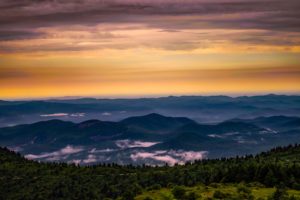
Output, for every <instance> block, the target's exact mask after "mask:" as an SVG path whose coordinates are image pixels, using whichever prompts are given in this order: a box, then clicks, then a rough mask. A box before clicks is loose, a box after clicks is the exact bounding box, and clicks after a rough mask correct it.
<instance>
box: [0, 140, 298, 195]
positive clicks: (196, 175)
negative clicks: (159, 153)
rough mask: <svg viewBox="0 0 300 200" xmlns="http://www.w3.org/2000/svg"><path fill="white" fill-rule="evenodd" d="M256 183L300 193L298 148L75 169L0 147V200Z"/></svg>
mask: <svg viewBox="0 0 300 200" xmlns="http://www.w3.org/2000/svg"><path fill="white" fill-rule="evenodd" d="M240 182H244V183H251V182H258V183H261V184H263V185H265V186H267V187H273V186H277V185H283V186H284V187H288V188H293V189H300V145H297V144H296V145H290V146H287V147H278V148H275V149H272V150H270V151H268V152H264V153H261V154H258V155H255V156H253V155H248V156H244V157H235V158H221V159H213V160H199V161H196V162H194V163H186V164H185V165H176V166H173V167H170V166H167V165H165V166H161V167H150V166H146V165H143V166H132V165H128V166H120V165H117V164H100V165H96V166H77V165H75V164H70V165H69V164H65V163H39V162H36V161H29V160H27V159H25V158H23V157H22V156H20V155H19V154H16V153H14V152H12V151H10V150H8V149H7V148H0V188H1V189H0V199H1V200H2V199H3V200H9V199H124V200H131V199H133V198H134V197H135V196H136V195H137V194H140V193H141V192H142V191H143V190H146V189H157V188H160V187H172V188H173V187H174V186H194V185H197V184H205V185H208V184H211V183H240Z"/></svg>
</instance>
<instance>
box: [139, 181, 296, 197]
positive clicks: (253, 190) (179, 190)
mask: <svg viewBox="0 0 300 200" xmlns="http://www.w3.org/2000/svg"><path fill="white" fill-rule="evenodd" d="M280 187H281V186H278V187H277V188H266V187H265V186H264V185H262V184H260V183H248V184H244V183H240V184H221V183H212V184H210V185H208V186H205V185H197V186H194V187H184V186H175V187H170V188H162V189H156V190H149V191H145V192H143V194H141V195H138V196H137V197H136V198H135V199H136V200H151V199H158V200H174V199H186V200H197V199H207V200H208V199H231V200H234V199H236V200H240V199H259V200H263V199H300V191H299V190H292V189H287V188H284V187H283V188H280Z"/></svg>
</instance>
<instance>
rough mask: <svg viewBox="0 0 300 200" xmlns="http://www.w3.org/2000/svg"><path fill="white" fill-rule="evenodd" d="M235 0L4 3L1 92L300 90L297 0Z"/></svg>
mask: <svg viewBox="0 0 300 200" xmlns="http://www.w3.org/2000/svg"><path fill="white" fill-rule="evenodd" d="M231 1H232V2H235V3H236V4H224V5H223V3H224V2H225V1H223V0H219V1H217V0H213V1H208V0H189V1H169V0H166V1H159V0H154V1H143V0H132V1H129V0H128V1H127V0H126V1H118V0H116V1H98V0H94V1H83V3H82V4H81V5H77V4H76V3H65V4H64V3H60V2H52V1H51V2H50V1H49V2H47V1H45V2H38V3H30V1H29V3H28V5H24V6H17V5H15V6H13V5H11V6H7V5H8V4H9V2H3V3H0V5H1V4H3V5H2V6H1V8H0V13H1V14H0V98H3V99H6V98H40V97H42V98H44V97H58V96H108V97H109V96H147V95H160V96H162V95H185V94H200V95H201V94H203V95H205V94H252V93H298V92H300V59H299V58H300V35H299V33H300V28H299V27H295V26H294V25H293V23H295V22H296V21H298V22H299V20H300V19H297V17H299V15H296V17H294V18H293V17H290V18H288V17H285V14H287V13H289V14H290V15H293V13H294V11H295V10H294V6H295V5H298V4H299V2H297V1H293V0H292V1H291V3H290V4H291V5H285V4H282V1H279V0H271V1H272V2H273V3H272V5H273V7H270V8H261V7H260V6H261V5H260V4H259V3H258V2H254V1H251V0H248V1H242V0H228V2H231ZM263 1H264V0H263ZM243 2H244V3H245V2H247V3H248V4H246V5H245V6H249V8H251V9H250V11H249V10H247V9H246V10H245V9H242V8H241V7H238V6H236V5H239V3H240V4H243ZM6 4H7V5H6ZM170 4H172V6H171V7H170ZM293 4H294V6H293ZM183 5H184V6H183ZM243 5H244V4H243ZM5 6H6V7H5ZM143 6H152V7H149V8H148V9H143ZM234 6H236V7H234ZM221 7H222V9H221ZM208 8H209V9H208ZM118 9H120V10H118ZM126 9H127V10H126ZM278 9H282V12H276V11H277V10H278ZM285 12H287V13H285ZM270 16H273V17H274V19H281V20H273V21H272V20H270V19H273V18H270ZM293 20H296V21H293ZM289 24H291V25H290V26H289Z"/></svg>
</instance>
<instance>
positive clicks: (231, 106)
mask: <svg viewBox="0 0 300 200" xmlns="http://www.w3.org/2000/svg"><path fill="white" fill-rule="evenodd" d="M150 113H158V114H161V115H165V116H173V117H188V118H190V119H192V120H194V121H197V122H199V123H219V122H223V121H225V120H230V119H233V118H241V119H252V118H257V117H270V116H279V115H284V116H296V117H300V96H297V95H274V94H270V95H262V96H240V97H229V96H178V97H177V96H169V97H160V98H136V99H96V98H80V99H48V100H22V101H0V127H6V126H14V125H18V124H27V123H34V122H38V121H45V120H50V119H60V120H64V121H72V122H76V123H79V122H82V121H87V120H90V119H99V120H102V121H120V120H123V119H125V118H128V117H131V116H140V115H147V114H150Z"/></svg>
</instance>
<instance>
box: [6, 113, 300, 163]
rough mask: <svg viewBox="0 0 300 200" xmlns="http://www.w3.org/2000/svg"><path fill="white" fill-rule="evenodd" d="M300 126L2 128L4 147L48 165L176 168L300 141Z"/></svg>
mask: <svg viewBox="0 0 300 200" xmlns="http://www.w3.org/2000/svg"><path fill="white" fill-rule="evenodd" d="M299 121H300V118H299V117H289V116H271V117H257V118H252V119H249V118H247V119H238V118H234V119H231V120H225V121H223V122H220V123H199V122H196V121H195V120H192V119H189V118H186V117H166V116H163V115H160V114H157V113H151V114H147V115H142V116H134V117H129V118H126V119H123V120H120V121H117V122H110V121H100V120H87V121H83V122H80V123H75V122H70V121H62V120H58V119H54V120H46V121H40V122H36V123H31V124H23V125H16V126H12V127H4V128H0V146H7V147H8V148H10V149H12V150H15V151H18V152H19V153H21V154H22V155H24V156H25V157H27V158H28V159H34V160H40V161H47V162H72V163H78V164H82V165H91V164H95V163H112V162H114V163H118V164H144V163H146V164H151V165H157V164H158V165H160V164H164V163H168V164H170V165H174V164H175V163H185V162H187V161H191V160H196V159H203V158H219V157H230V156H236V155H246V154H254V153H257V152H260V151H264V150H267V149H270V148H272V147H274V146H279V145H288V144H291V143H296V142H300V137H299V134H300V123H299Z"/></svg>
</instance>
